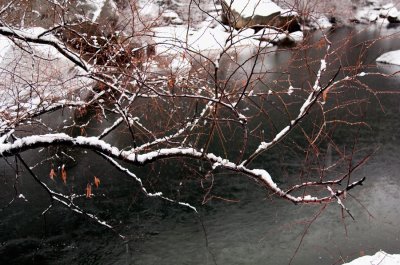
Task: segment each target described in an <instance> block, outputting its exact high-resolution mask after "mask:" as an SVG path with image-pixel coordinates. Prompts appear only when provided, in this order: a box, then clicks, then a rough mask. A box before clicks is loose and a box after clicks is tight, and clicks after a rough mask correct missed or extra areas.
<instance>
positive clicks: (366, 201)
mask: <svg viewBox="0 0 400 265" xmlns="http://www.w3.org/2000/svg"><path fill="white" fill-rule="evenodd" d="M356 32H357V34H355V33H356ZM398 33H399V28H386V26H381V27H380V26H371V27H368V28H365V27H361V26H360V27H354V28H349V27H343V28H340V29H336V30H334V31H331V32H329V33H328V34H329V38H330V39H331V40H332V41H333V48H332V49H333V50H335V48H338V47H342V46H343V45H345V47H344V49H341V52H340V53H339V52H338V53H337V56H336V57H335V60H334V61H331V62H329V63H330V64H331V66H334V67H333V69H338V66H339V64H341V65H342V66H343V69H342V70H341V71H342V72H341V73H340V75H344V74H346V71H348V69H347V68H346V66H352V65H354V64H357V63H359V62H360V61H362V64H363V65H364V66H363V71H365V72H375V71H379V72H382V73H391V72H395V71H398V70H400V67H397V66H389V65H376V64H375V59H376V58H377V57H378V56H379V55H380V54H382V53H383V52H386V51H390V50H394V49H400V42H399V41H398V38H399V35H398ZM348 36H352V37H351V39H350V41H349V42H348V43H346V42H345V40H346V39H347V38H348ZM380 36H391V37H386V38H382V39H381V40H379V41H376V42H374V43H373V44H372V43H371V42H370V41H372V40H375V39H376V38H378V37H380ZM320 38H321V34H320V33H313V34H312V35H311V37H310V42H315V41H318V40H319V39H320ZM370 44H371V45H370ZM369 45H370V47H368V49H365V48H366V47H367V46H369ZM323 52H324V50H323V49H317V48H309V49H302V50H296V49H295V50H294V51H293V50H288V49H280V50H279V51H277V52H275V53H271V54H269V55H268V56H267V58H265V59H263V60H266V61H264V62H262V63H261V64H262V66H263V67H264V66H266V67H268V68H270V69H281V68H282V67H284V68H285V71H289V72H290V77H291V79H292V85H293V86H294V87H301V86H303V85H304V84H305V82H307V80H309V78H310V77H309V76H311V75H312V74H314V73H313V72H312V70H313V69H316V67H318V65H317V64H316V63H314V64H309V65H307V64H306V63H305V61H306V60H305V59H304V58H308V60H310V61H312V59H316V62H318V60H319V58H321V56H322V54H323ZM360 56H361V57H360ZM242 59H243V58H237V60H239V61H240V60H242ZM243 60H244V59H243ZM288 62H290V64H289V67H287V65H288ZM227 64H228V63H227ZM249 64H250V65H251V62H249ZM335 66H336V67H335ZM260 67H261V66H260ZM223 68H224V69H227V70H225V71H229V69H230V68H229V65H227V67H223ZM310 69H311V70H310ZM243 71H246V68H244V70H243ZM221 74H222V75H224V74H225V75H228V73H226V72H225V73H224V72H222V73H221ZM241 74H244V73H240V72H239V73H237V75H236V76H235V78H236V79H238V80H239V79H240V78H241ZM333 75H334V72H332V75H331V76H333ZM282 76H283V75H282V74H279V73H271V74H268V75H266V76H265V78H266V79H267V80H266V81H265V82H264V83H263V84H262V85H261V84H260V85H258V86H257V89H259V90H260V91H262V90H265V91H267V90H268V89H269V88H270V87H279V86H281V87H284V88H285V89H287V86H286V85H287V80H285V79H283V80H281V79H282ZM364 78H365V79H363V80H364V81H365V82H366V83H367V84H368V85H369V86H370V87H371V88H373V89H375V90H377V91H395V92H398V91H397V90H398V89H399V88H400V78H399V77H389V78H381V77H376V76H372V77H364ZM326 80H327V79H326ZM326 80H325V81H326ZM351 89H352V90H351V91H349V92H348V93H349V94H347V95H345V96H346V97H349V98H351V97H357V98H363V99H365V100H366V101H368V104H365V102H363V103H360V104H358V106H359V108H360V109H359V110H360V113H362V114H363V115H364V120H365V122H366V123H367V124H368V126H345V127H344V129H338V130H337V131H335V133H334V134H333V137H334V142H335V143H336V144H337V145H338V146H339V147H340V148H344V149H346V148H347V150H348V151H350V150H351V148H352V146H353V144H354V142H355V141H356V142H357V145H356V147H357V150H360V151H359V153H357V154H356V155H355V156H354V158H355V160H356V159H361V158H362V157H364V156H366V155H368V154H370V153H371V152H374V153H373V154H372V156H371V158H370V159H369V160H368V162H367V163H366V164H365V165H363V166H362V167H361V168H360V169H359V170H357V171H355V172H353V175H352V178H353V179H356V178H361V177H364V176H365V177H366V178H367V179H366V181H365V183H364V185H363V186H360V187H357V188H355V189H353V190H352V191H351V192H350V195H351V196H348V198H347V199H346V200H345V204H346V207H347V208H349V209H350V211H351V213H352V215H353V216H354V218H355V220H352V219H351V218H350V217H349V216H348V215H347V214H346V213H344V216H346V217H345V218H343V217H342V211H341V208H340V207H339V205H337V204H335V203H332V204H329V205H327V206H326V207H325V206H324V205H300V206H299V205H294V204H291V203H289V202H287V201H283V200H281V199H279V198H276V197H273V196H270V195H269V194H266V193H265V191H264V190H263V189H261V188H260V187H258V186H257V185H256V184H255V183H253V182H252V181H249V180H248V179H246V178H243V177H240V176H235V175H229V176H228V177H225V178H218V179H217V180H216V183H215V184H214V185H215V189H214V193H215V194H217V195H221V196H223V197H225V198H231V199H233V200H234V202H227V201H223V200H212V201H210V202H208V203H207V204H206V205H203V206H201V205H197V206H198V209H199V214H198V215H197V214H195V213H193V212H192V211H190V210H188V209H187V208H185V207H179V206H176V205H173V204H170V203H167V202H164V201H160V200H158V199H154V198H146V197H144V196H143V195H142V194H141V192H140V190H139V188H138V187H137V185H136V183H135V182H134V181H132V180H130V179H128V178H126V176H124V175H122V174H120V173H118V172H115V170H113V169H112V168H110V166H108V165H107V164H106V163H105V162H104V161H103V160H102V159H99V158H98V156H96V155H95V154H93V153H91V152H88V151H84V150H83V151H74V152H75V153H74V159H70V158H68V157H67V156H58V157H57V158H56V159H58V162H59V163H68V164H69V171H68V174H69V176H70V177H71V178H72V179H73V181H74V182H73V183H74V184H73V185H71V186H68V187H66V186H63V184H62V183H55V184H53V185H55V186H54V187H56V188H59V189H64V191H65V192H71V191H72V192H73V191H76V190H83V187H85V184H86V183H87V181H89V178H91V177H92V175H93V174H96V175H99V176H100V177H101V181H102V183H101V185H100V187H99V188H98V190H95V193H96V195H97V196H96V197H95V198H93V199H91V200H85V199H82V200H81V201H80V204H81V205H83V206H84V207H85V208H86V209H88V210H89V211H96V212H97V213H98V215H99V216H100V217H101V218H103V219H105V220H107V221H108V222H110V223H112V224H113V225H114V226H115V230H116V232H114V231H111V230H109V229H106V228H103V227H102V226H100V225H98V224H96V223H95V222H92V221H89V220H88V219H87V218H85V217H81V216H79V215H77V214H74V213H72V212H70V211H68V210H66V209H64V208H62V207H54V209H52V210H51V211H49V213H48V214H47V215H46V217H45V218H44V217H43V216H42V215H41V212H43V210H44V209H46V208H47V206H48V202H49V200H48V197H47V195H46V194H45V193H44V192H43V191H41V190H40V188H39V187H38V186H37V185H36V184H35V183H34V181H33V180H32V179H31V178H30V177H29V175H28V174H26V173H22V174H21V177H20V178H19V180H18V187H19V188H18V189H19V192H21V193H22V194H24V195H25V197H26V200H27V201H25V200H23V199H18V200H17V201H16V202H14V203H13V204H12V205H11V206H10V207H6V208H3V210H2V211H0V244H1V245H0V263H1V264H135V265H139V264H140V265H150V264H162V265H172V264H199V265H200V264H202V265H206V264H220V265H228V264H229V265H235V264H277V265H279V264H289V262H292V264H299V265H303V264H304V265H305V264H327V265H328V264H342V263H343V262H347V261H349V260H352V259H354V258H356V257H359V256H360V255H363V254H372V253H375V252H376V251H378V250H380V249H382V250H384V251H386V252H388V253H400V242H399V237H400V226H399V223H398V220H400V210H399V208H398V205H399V203H400V195H399V190H400V175H399V172H400V163H399V157H400V148H399V147H400V119H399V114H400V104H399V99H400V97H399V95H397V94H396V93H390V94H386V93H383V94H379V95H378V96H376V97H375V96H371V94H370V93H368V92H367V91H366V90H365V89H357V88H351ZM354 91H357V92H354ZM281 92H282V91H281ZM286 94H287V93H282V96H289V95H286ZM328 96H329V95H328ZM338 97H343V95H339V96H338ZM276 101H277V99H276V98H274V97H272V96H271V98H269V99H267V100H265V101H263V104H266V106H269V105H271V106H272V105H274V104H275V103H274V102H276ZM327 104H329V103H328V102H327ZM241 107H242V108H243V109H244V108H246V106H245V105H244V106H241ZM351 110H353V109H351ZM251 112H252V109H251V108H250V110H249V113H251ZM336 114H337V115H339V114H340V115H343V117H338V119H339V118H343V119H345V118H346V119H350V118H351V117H350V116H349V115H352V113H350V110H349V109H348V110H347V111H342V112H338V113H336ZM353 114H354V113H353ZM249 115H250V114H249ZM55 117H57V119H55ZM68 117H69V114H68V113H67V111H66V113H61V112H59V113H56V115H55V114H52V115H51V116H48V117H43V119H44V120H46V119H54V120H53V122H54V123H55V124H61V125H59V126H62V124H63V120H64V119H67V118H68ZM349 117H350V118H349ZM254 122H257V120H256V119H255V121H254ZM106 123H107V122H106ZM277 124H279V121H277ZM104 126H105V125H104ZM294 133H295V135H291V136H290V137H293V138H296V137H301V135H300V133H299V132H294ZM121 135H122V136H123V134H122V132H121ZM121 135H119V137H121ZM121 138H123V137H121ZM120 141H123V139H121V140H120ZM255 144H256V143H254V144H253V145H255ZM324 144H326V143H322V147H321V152H322V153H325V155H326V157H327V159H329V160H335V159H336V158H337V157H336V156H335V154H334V153H333V154H332V149H331V147H329V146H328V145H326V146H325V147H324V146H323V145H324ZM250 145H252V143H250ZM283 145H285V142H284V143H283ZM280 147H282V146H280ZM280 147H279V146H278V147H276V148H275V147H274V149H272V150H271V152H270V153H271V155H269V156H267V157H263V159H257V160H255V161H254V165H255V166H256V165H257V164H258V163H269V164H268V165H269V166H268V168H269V170H270V172H271V175H273V176H282V177H278V181H279V182H280V183H281V184H282V185H285V184H288V185H289V184H291V183H292V182H294V181H295V180H297V179H291V178H288V177H287V176H290V174H291V173H292V172H295V171H296V170H298V169H300V168H301V167H302V166H304V161H303V159H304V154H303V153H302V152H301V150H298V149H296V148H292V149H291V148H289V150H285V151H280V150H279V148H280ZM232 148H233V149H234V148H235V147H232ZM228 150H229V148H228ZM67 151H68V150H65V153H67ZM42 152H44V153H45V154H43V153H42ZM62 152H63V150H59V149H58V150H55V149H54V148H48V149H45V150H33V151H29V152H25V153H24V154H23V157H24V158H25V159H26V161H27V162H29V163H30V164H35V163H36V162H38V161H40V160H41V159H42V158H43V157H46V156H49V155H54V154H60V153H62ZM8 162H10V163H12V159H9V161H8ZM161 168H162V170H161ZM36 170H38V172H40V173H39V175H41V176H47V175H48V173H49V166H48V163H47V164H46V163H43V164H40V165H38V166H37V168H36ZM0 172H1V173H0V181H1V185H2V186H1V188H0V193H1V195H0V203H1V207H3V206H4V205H6V204H7V202H8V201H9V199H10V198H11V197H12V194H13V179H14V173H13V171H12V170H10V169H9V166H8V165H7V163H6V162H5V161H1V162H0ZM137 172H140V173H142V174H141V175H143V176H144V177H143V178H144V182H145V183H150V184H151V185H160V186H162V185H164V186H163V187H162V189H165V190H168V189H172V188H173V187H175V186H174V185H172V184H171V185H165V184H162V183H164V182H167V183H168V182H170V181H171V182H174V181H176V180H175V179H174V175H177V174H178V175H179V174H190V171H189V172H187V171H185V169H184V168H181V167H179V166H176V165H175V164H173V162H168V161H167V162H165V165H155V166H154V167H152V168H151V169H147V170H144V169H137ZM155 174H156V175H157V174H158V178H157V179H158V181H153V182H151V181H150V180H151V176H154V175H155ZM218 176H224V173H223V172H220V173H219V175H218ZM225 176H226V174H225ZM197 184H198V183H197V182H195V181H193V180H192V179H191V178H190V177H188V178H187V183H186V184H185V187H184V188H182V192H184V191H185V192H186V194H188V193H189V192H188V191H191V189H193V190H192V192H191V193H190V195H185V197H183V198H184V199H186V200H187V201H190V202H194V203H196V202H197V203H198V202H199V198H201V196H203V195H204V194H203V193H202V192H203V191H200V190H199V189H198V187H197ZM174 192H176V193H177V194H179V192H180V191H174ZM200 202H201V200H200ZM316 216H317V218H315V217H316ZM314 219H315V220H314ZM312 220H313V221H312ZM311 221H312V222H311ZM117 233H120V234H123V235H124V236H126V238H125V240H123V239H121V238H120V237H119V236H118V234H117Z"/></svg>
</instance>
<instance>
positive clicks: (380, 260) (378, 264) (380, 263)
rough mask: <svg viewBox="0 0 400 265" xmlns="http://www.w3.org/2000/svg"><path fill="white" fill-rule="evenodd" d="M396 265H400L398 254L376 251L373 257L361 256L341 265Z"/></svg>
mask: <svg viewBox="0 0 400 265" xmlns="http://www.w3.org/2000/svg"><path fill="white" fill-rule="evenodd" d="M367 264H368V265H396V264H400V255H399V254H393V255H391V254H387V253H386V252H384V251H382V250H381V251H378V252H377V253H375V255H373V256H368V255H366V256H363V257H360V258H358V259H355V260H353V261H352V262H349V263H346V264H343V265H367Z"/></svg>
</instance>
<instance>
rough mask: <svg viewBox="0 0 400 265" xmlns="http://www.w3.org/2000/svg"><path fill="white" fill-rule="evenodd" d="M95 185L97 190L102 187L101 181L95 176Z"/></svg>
mask: <svg viewBox="0 0 400 265" xmlns="http://www.w3.org/2000/svg"><path fill="white" fill-rule="evenodd" d="M94 185H95V186H96V188H98V187H99V185H100V179H99V178H98V177H96V176H94Z"/></svg>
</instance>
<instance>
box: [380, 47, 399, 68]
mask: <svg viewBox="0 0 400 265" xmlns="http://www.w3.org/2000/svg"><path fill="white" fill-rule="evenodd" d="M376 61H377V62H378V63H386V64H395V65H400V50H396V51H391V52H387V53H384V54H382V55H381V56H379V57H378V58H377V59H376Z"/></svg>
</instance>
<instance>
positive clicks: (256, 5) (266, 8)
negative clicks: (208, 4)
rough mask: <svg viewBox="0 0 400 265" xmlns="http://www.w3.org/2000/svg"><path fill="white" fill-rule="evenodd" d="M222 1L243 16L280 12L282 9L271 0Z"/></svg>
mask: <svg viewBox="0 0 400 265" xmlns="http://www.w3.org/2000/svg"><path fill="white" fill-rule="evenodd" d="M224 2H225V4H226V5H227V6H230V7H231V9H233V10H236V11H237V12H238V13H239V14H240V15H241V16H242V17H244V18H248V17H255V16H269V15H271V14H274V13H277V12H280V13H281V12H282V9H281V8H280V7H279V6H278V5H277V4H275V3H274V2H272V1H271V0H224Z"/></svg>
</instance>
